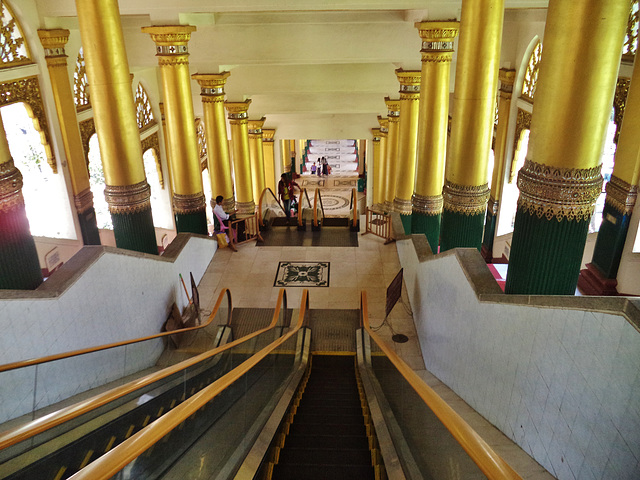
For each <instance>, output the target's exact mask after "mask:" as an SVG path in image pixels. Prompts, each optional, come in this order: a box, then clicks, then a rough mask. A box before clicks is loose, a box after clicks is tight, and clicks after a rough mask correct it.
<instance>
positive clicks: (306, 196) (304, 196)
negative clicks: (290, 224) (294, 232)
mask: <svg viewBox="0 0 640 480" xmlns="http://www.w3.org/2000/svg"><path fill="white" fill-rule="evenodd" d="M304 199H306V200H307V205H308V206H309V208H311V200H309V194H308V193H307V189H306V188H303V189H302V190H301V191H300V201H299V202H298V226H300V227H301V226H302V211H303V210H304V208H303V207H302V205H303V200H304Z"/></svg>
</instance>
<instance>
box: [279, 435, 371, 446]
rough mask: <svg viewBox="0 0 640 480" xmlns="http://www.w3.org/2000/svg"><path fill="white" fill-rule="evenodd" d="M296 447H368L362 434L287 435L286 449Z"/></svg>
mask: <svg viewBox="0 0 640 480" xmlns="http://www.w3.org/2000/svg"><path fill="white" fill-rule="evenodd" d="M288 447H294V448H311V449H313V448H315V449H318V448H332V449H333V448H353V449H356V450H357V449H361V448H363V449H368V448H369V442H368V441H367V437H365V436H362V435H340V436H338V435H298V434H293V435H291V434H290V435H287V439H286V441H285V449H286V448H288Z"/></svg>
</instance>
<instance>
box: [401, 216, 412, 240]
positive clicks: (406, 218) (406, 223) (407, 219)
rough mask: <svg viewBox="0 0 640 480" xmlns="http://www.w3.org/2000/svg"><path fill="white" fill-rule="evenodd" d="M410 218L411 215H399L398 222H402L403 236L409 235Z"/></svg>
mask: <svg viewBox="0 0 640 480" xmlns="http://www.w3.org/2000/svg"><path fill="white" fill-rule="evenodd" d="M411 217H412V215H411V214H409V215H404V214H400V220H402V226H403V227H404V234H405V235H411Z"/></svg>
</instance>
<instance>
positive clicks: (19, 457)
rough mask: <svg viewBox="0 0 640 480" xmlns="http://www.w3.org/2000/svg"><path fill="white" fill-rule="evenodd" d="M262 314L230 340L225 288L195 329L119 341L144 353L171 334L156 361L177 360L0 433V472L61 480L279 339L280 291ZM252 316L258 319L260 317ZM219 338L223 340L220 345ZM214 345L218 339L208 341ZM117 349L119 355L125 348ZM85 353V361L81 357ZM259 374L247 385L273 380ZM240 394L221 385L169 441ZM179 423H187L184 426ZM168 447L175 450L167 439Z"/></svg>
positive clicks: (282, 326) (283, 313)
mask: <svg viewBox="0 0 640 480" xmlns="http://www.w3.org/2000/svg"><path fill="white" fill-rule="evenodd" d="M225 298H226V299H227V300H228V302H227V305H226V307H227V308H224V305H222V303H223V300H224V299H225ZM262 316H263V317H264V315H262ZM270 316H271V317H272V319H271V323H270V324H269V325H266V326H264V328H261V329H258V330H257V331H255V332H253V333H251V334H247V335H244V336H242V337H241V338H238V339H237V340H233V329H234V325H233V318H234V315H233V308H232V305H231V297H230V294H229V292H228V290H226V289H225V290H223V291H222V292H221V294H220V297H219V299H218V302H217V303H216V306H215V307H214V310H213V312H212V314H211V315H210V317H209V321H208V322H207V323H206V324H204V325H202V326H201V327H194V328H191V329H187V330H184V331H180V333H176V332H168V333H166V334H160V335H156V336H153V337H149V338H145V339H138V340H135V341H130V342H124V343H125V344H126V345H125V347H129V348H130V349H131V346H132V345H133V346H134V347H135V348H136V349H137V350H133V352H137V353H140V352H142V351H146V352H149V348H148V347H140V346H139V345H140V344H141V345H143V346H144V345H146V344H147V343H149V342H153V343H154V344H155V343H157V342H158V341H160V342H161V341H162V338H168V337H171V338H172V339H173V340H174V341H175V342H176V344H178V345H181V347H180V348H177V349H172V348H167V349H165V351H164V353H163V354H162V355H161V356H160V358H159V360H158V361H159V362H162V363H164V364H173V363H175V362H178V363H175V365H172V366H169V367H167V368H163V369H162V370H160V371H158V372H154V373H151V374H148V375H144V376H142V377H140V378H137V379H135V380H133V381H131V382H127V383H125V384H123V385H120V386H118V387H116V388H113V389H111V390H108V391H106V392H104V393H101V394H98V395H96V396H94V397H92V398H90V399H88V400H86V401H83V402H80V403H77V404H74V405H71V406H69V407H66V408H63V409H61V410H59V411H57V412H55V413H52V414H49V415H45V416H43V417H41V418H38V419H36V420H34V421H33V422H30V423H28V424H26V425H23V426H20V427H18V428H14V429H12V430H10V431H7V432H4V433H2V434H0V478H2V479H11V480H21V479H29V480H31V479H40V478H42V479H56V480H63V479H66V478H69V477H70V476H71V475H73V474H74V473H75V472H77V471H79V470H81V469H82V468H84V467H85V466H86V465H87V464H89V463H90V462H92V461H94V460H95V459H96V458H99V457H100V456H101V455H103V454H104V453H106V452H109V451H110V450H112V449H113V448H115V447H116V446H117V445H119V444H121V443H123V442H125V441H126V440H128V439H130V438H132V437H134V436H135V435H136V433H137V432H139V431H141V430H144V429H145V428H146V427H147V426H149V425H152V424H153V422H154V421H155V420H157V419H158V418H160V417H162V416H163V415H165V414H166V412H170V411H172V410H173V409H175V408H176V407H178V406H180V405H183V404H184V403H188V401H189V400H190V399H193V398H194V397H197V395H198V394H199V392H201V391H202V390H203V389H204V388H206V387H207V386H209V385H211V384H212V383H215V381H217V380H219V379H220V378H222V377H223V376H224V375H225V374H227V373H228V372H230V371H232V370H233V369H234V368H235V367H237V366H238V365H240V364H242V363H243V362H244V361H246V360H247V358H250V357H251V356H252V355H253V354H254V353H255V352H257V351H260V350H261V349H263V348H264V347H265V346H266V345H270V344H271V343H273V341H274V340H276V339H278V338H281V337H282V335H283V333H284V332H286V331H287V330H288V326H289V322H290V319H291V312H290V311H288V309H287V305H286V293H285V292H284V290H281V291H280V295H279V298H278V303H277V305H276V308H275V309H274V310H272V311H271V314H270ZM236 317H237V315H236ZM259 320H261V321H262V323H263V324H264V323H265V322H264V319H259ZM218 323H219V324H220V332H219V334H218V335H211V331H207V330H208V329H209V328H210V327H211V326H213V325H217V324H218ZM235 329H236V336H237V335H238V334H242V333H245V332H242V330H241V329H240V328H238V326H237V325H236V326H235ZM225 341H228V342H229V343H226V344H222V343H224V342H225ZM218 344H221V345H220V346H216V345H218ZM207 345H208V347H207ZM212 347H215V348H212ZM119 348H123V347H122V346H121V345H108V346H104V347H97V348H94V349H90V350H91V351H89V352H85V353H81V352H80V353H78V352H71V353H70V354H67V356H65V355H60V356H57V357H61V358H56V359H54V360H51V362H69V361H72V360H73V361H81V362H82V361H85V362H88V363H91V362H92V360H91V357H92V356H94V355H100V356H101V358H105V357H104V355H105V352H108V351H110V350H113V349H116V351H118V349H119ZM141 348H142V349H143V350H140V349H141ZM194 349H195V350H194ZM202 350H205V351H204V353H199V352H200V351H202ZM131 352H132V350H130V351H129V353H130V354H131ZM122 353H123V354H126V351H123V352H122ZM85 356H86V357H87V358H86V359H84V358H83V357H85ZM282 358H284V356H283V357H282ZM278 360H280V359H278ZM35 362H36V361H29V362H26V363H27V364H33V363H35ZM51 362H47V361H42V362H41V363H40V364H39V365H41V368H45V367H46V366H47V365H48V363H51ZM25 368H33V367H32V366H28V367H25ZM125 370H126V369H125ZM5 373H6V372H5ZM265 377H268V376H265V374H264V372H263V371H261V369H260V368H256V369H255V370H253V371H252V372H251V373H250V375H248V376H247V378H246V381H247V385H249V384H258V383H260V382H262V383H264V382H265V381H273V380H272V379H271V380H269V379H268V378H265ZM34 395H35V393H34ZM242 396H243V392H237V391H236V392H235V394H234V390H233V389H230V390H227V391H226V392H225V394H224V395H221V396H220V397H219V398H217V400H216V403H215V404H212V405H214V408H211V405H210V406H209V407H208V408H204V409H203V412H206V414H204V413H203V414H200V415H195V416H194V417H193V418H191V419H187V420H186V421H185V422H184V423H183V426H182V428H180V429H177V430H176V432H175V433H174V439H175V440H174V442H179V443H181V444H185V442H187V441H188V438H186V436H188V435H190V434H192V432H198V431H200V430H202V429H203V428H205V427H206V425H207V422H209V423H211V422H215V421H216V420H217V419H218V418H219V416H220V415H222V414H223V413H224V411H225V407H221V406H224V405H226V408H227V409H228V408H232V407H233V406H234V405H236V404H237V403H238V402H239V401H240V400H241V398H242ZM186 426H188V427H189V428H187V429H185V427H186ZM169 447H170V448H171V450H175V448H174V444H173V443H171V444H170V445H169ZM167 458H169V456H168V455H167Z"/></svg>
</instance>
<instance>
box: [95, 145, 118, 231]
mask: <svg viewBox="0 0 640 480" xmlns="http://www.w3.org/2000/svg"><path fill="white" fill-rule="evenodd" d="M89 186H90V188H91V193H93V208H94V209H95V211H96V221H97V223H98V228H104V229H108V230H113V223H112V221H111V214H110V213H109V205H107V200H106V199H105V198H104V187H105V183H104V173H103V171H102V158H101V156H100V144H99V143H98V135H97V134H95V133H94V134H93V135H91V138H90V139H89Z"/></svg>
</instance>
